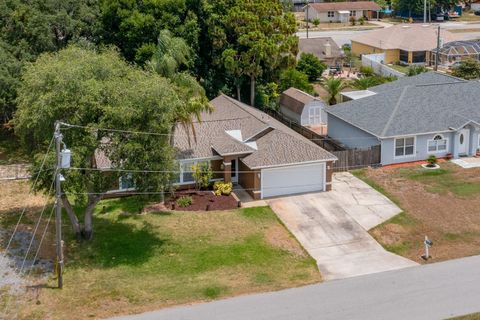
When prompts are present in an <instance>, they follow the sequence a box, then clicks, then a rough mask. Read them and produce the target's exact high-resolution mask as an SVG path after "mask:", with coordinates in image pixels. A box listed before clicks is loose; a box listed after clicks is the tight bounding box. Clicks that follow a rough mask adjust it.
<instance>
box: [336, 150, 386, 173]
mask: <svg viewBox="0 0 480 320" xmlns="http://www.w3.org/2000/svg"><path fill="white" fill-rule="evenodd" d="M332 153H333V154H334V155H335V156H336V157H337V158H338V160H337V161H336V162H335V163H334V164H333V171H334V172H340V171H348V170H354V169H361V168H366V167H376V166H380V161H381V147H380V146H374V147H371V148H369V149H362V150H360V149H351V150H343V151H333V152H332Z"/></svg>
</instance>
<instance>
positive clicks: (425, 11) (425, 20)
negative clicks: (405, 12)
mask: <svg viewBox="0 0 480 320" xmlns="http://www.w3.org/2000/svg"><path fill="white" fill-rule="evenodd" d="M423 23H427V0H423Z"/></svg>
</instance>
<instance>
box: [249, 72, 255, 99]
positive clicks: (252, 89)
mask: <svg viewBox="0 0 480 320" xmlns="http://www.w3.org/2000/svg"><path fill="white" fill-rule="evenodd" d="M250 105H251V106H252V107H255V76H253V75H252V76H250Z"/></svg>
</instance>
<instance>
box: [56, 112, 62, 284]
mask: <svg viewBox="0 0 480 320" xmlns="http://www.w3.org/2000/svg"><path fill="white" fill-rule="evenodd" d="M62 138H63V137H62V133H61V132H60V122H58V121H57V122H56V123H55V151H56V155H57V166H56V168H55V200H56V204H55V232H56V243H57V270H56V271H57V279H58V288H59V289H62V287H63V242H62V205H61V203H62V199H61V197H62V188H61V185H60V183H61V181H60V177H61V175H60V168H61V167H62V154H61V147H62Z"/></svg>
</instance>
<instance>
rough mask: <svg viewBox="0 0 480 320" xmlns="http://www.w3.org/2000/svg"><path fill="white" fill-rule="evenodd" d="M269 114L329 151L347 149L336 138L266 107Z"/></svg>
mask: <svg viewBox="0 0 480 320" xmlns="http://www.w3.org/2000/svg"><path fill="white" fill-rule="evenodd" d="M264 111H265V112H266V113H267V114H269V115H270V116H272V117H273V118H275V119H277V120H278V121H280V122H282V123H283V124H285V125H287V126H289V127H290V128H291V129H292V130H294V131H296V132H297V133H299V134H301V135H302V136H304V137H305V138H307V139H309V140H311V141H312V142H314V143H315V144H317V145H318V146H320V147H322V148H323V149H325V150H327V151H330V152H332V151H339V150H345V148H344V147H342V146H341V145H340V143H338V142H336V141H335V140H333V139H331V138H329V137H328V136H323V135H320V134H318V133H316V132H314V131H312V130H310V129H308V128H306V127H304V126H302V125H300V124H298V123H296V122H295V121H292V120H290V119H288V118H286V117H285V116H284V115H283V114H281V113H279V112H277V111H275V110H271V109H266V110H264Z"/></svg>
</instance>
